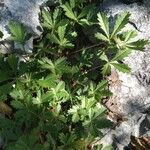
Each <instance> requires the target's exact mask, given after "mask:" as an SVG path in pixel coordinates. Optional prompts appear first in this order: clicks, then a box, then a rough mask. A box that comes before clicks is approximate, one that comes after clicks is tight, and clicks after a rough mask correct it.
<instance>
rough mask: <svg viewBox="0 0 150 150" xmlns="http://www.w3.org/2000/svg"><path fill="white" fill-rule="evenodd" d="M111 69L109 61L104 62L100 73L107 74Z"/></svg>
mask: <svg viewBox="0 0 150 150" xmlns="http://www.w3.org/2000/svg"><path fill="white" fill-rule="evenodd" d="M110 71H111V66H110V64H109V63H107V64H105V65H104V66H103V68H102V74H103V75H108V74H109V73H110Z"/></svg>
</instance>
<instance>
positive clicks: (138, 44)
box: [126, 39, 150, 51]
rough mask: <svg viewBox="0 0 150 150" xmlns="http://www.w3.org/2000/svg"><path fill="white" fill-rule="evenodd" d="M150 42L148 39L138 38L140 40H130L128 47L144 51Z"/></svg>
mask: <svg viewBox="0 0 150 150" xmlns="http://www.w3.org/2000/svg"><path fill="white" fill-rule="evenodd" d="M149 43H150V42H149V41H148V40H144V39H141V40H138V41H135V42H128V43H127V44H126V47H127V48H130V49H132V50H141V51H143V50H144V47H145V45H147V44H149Z"/></svg>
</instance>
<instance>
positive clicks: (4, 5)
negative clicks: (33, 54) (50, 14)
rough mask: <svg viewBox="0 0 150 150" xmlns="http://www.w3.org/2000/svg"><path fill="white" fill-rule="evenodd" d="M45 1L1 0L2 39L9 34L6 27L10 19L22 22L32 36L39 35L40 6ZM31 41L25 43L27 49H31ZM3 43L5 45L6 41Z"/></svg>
mask: <svg viewBox="0 0 150 150" xmlns="http://www.w3.org/2000/svg"><path fill="white" fill-rule="evenodd" d="M46 1H47V0H5V1H2V0H1V1H0V19H1V20H0V30H1V31H2V32H3V33H4V37H3V39H2V40H4V39H7V38H8V37H9V36H10V34H9V31H8V27H7V25H8V23H9V22H10V21H16V22H19V23H23V24H24V25H25V26H26V27H27V29H28V30H29V31H30V32H31V33H32V34H33V37H34V38H36V37H39V36H40V35H41V33H42V31H43V29H42V27H41V25H40V21H39V12H40V6H41V5H42V4H44V3H45V2H46ZM52 1H53V0H52ZM31 41H32V39H30V41H29V43H27V44H26V49H27V50H31V49H32V45H31ZM5 44H6V46H7V42H6V43H5ZM8 47H9V44H8ZM1 49H3V48H1ZM3 51H4V52H7V51H5V49H3Z"/></svg>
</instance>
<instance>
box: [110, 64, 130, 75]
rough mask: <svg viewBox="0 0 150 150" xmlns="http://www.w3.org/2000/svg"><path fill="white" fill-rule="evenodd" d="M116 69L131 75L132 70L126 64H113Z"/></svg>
mask: <svg viewBox="0 0 150 150" xmlns="http://www.w3.org/2000/svg"><path fill="white" fill-rule="evenodd" d="M111 64H112V65H113V66H114V67H115V68H116V69H118V70H119V71H120V72H123V73H130V71H131V69H130V68H129V67H128V66H127V65H125V64H119V63H111Z"/></svg>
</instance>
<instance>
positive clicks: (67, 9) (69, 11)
mask: <svg viewBox="0 0 150 150" xmlns="http://www.w3.org/2000/svg"><path fill="white" fill-rule="evenodd" d="M61 7H62V8H63V10H64V11H65V15H66V16H67V17H68V18H70V19H72V20H74V21H77V22H78V19H77V16H76V15H75V14H74V12H73V11H72V8H71V6H70V5H69V3H68V2H66V3H65V5H62V6H61Z"/></svg>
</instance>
